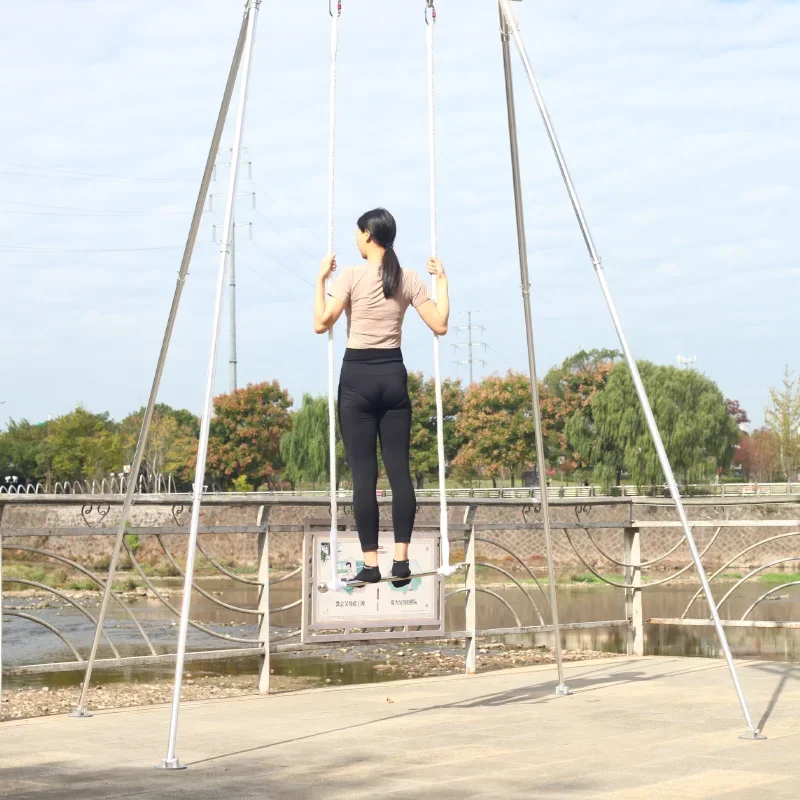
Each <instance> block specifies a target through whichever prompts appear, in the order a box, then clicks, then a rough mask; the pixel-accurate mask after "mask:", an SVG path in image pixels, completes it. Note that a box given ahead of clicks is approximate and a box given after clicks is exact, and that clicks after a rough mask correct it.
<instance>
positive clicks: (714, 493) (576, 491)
mask: <svg viewBox="0 0 800 800" xmlns="http://www.w3.org/2000/svg"><path fill="white" fill-rule="evenodd" d="M127 487H128V478H126V477H125V476H123V477H122V478H117V477H113V478H103V479H102V480H99V481H98V480H93V481H56V482H55V483H54V484H53V486H52V489H51V490H50V491H48V487H46V486H45V485H44V484H42V483H36V484H32V483H31V484H26V485H13V484H12V485H7V484H0V494H56V495H65V494H71V495H98V494H99V495H106V494H120V495H122V494H125V491H126V490H127ZM208 490H210V491H211V492H212V493H221V491H220V487H219V486H217V485H216V484H211V485H210V486H209V487H206V491H208ZM682 490H683V492H684V494H685V495H686V496H687V497H781V496H785V495H799V496H800V483H710V484H700V483H698V484H688V485H686V486H683V487H682ZM137 492H138V493H139V494H180V492H178V490H177V488H176V484H175V480H174V479H173V477H172V475H167V476H159V477H158V478H156V480H155V481H146V480H145V479H144V477H143V476H140V477H139V485H138V486H137ZM416 493H417V497H419V498H427V497H438V496H439V490H438V489H437V488H431V489H417V490H416ZM225 494H228V495H242V494H247V495H254V496H257V497H263V498H265V499H267V498H273V497H274V498H281V497H299V498H303V497H307V498H311V497H327V496H328V490H327V489H319V490H316V489H290V490H281V491H267V492H236V491H230V492H225ZM446 494H447V497H448V498H458V497H462V498H463V497H469V498H475V499H480V498H506V499H534V498H536V497H541V493H540V491H539V488H538V487H530V486H518V487H513V486H512V487H508V486H499V487H483V486H482V487H456V488H451V489H447V490H446ZM378 495H379V496H380V497H391V496H392V490H391V489H379V490H378ZM351 496H352V491H351V490H349V489H340V490H339V497H340V498H343V499H346V498H348V497H351ZM547 496H548V498H549V499H557V498H590V497H668V496H669V491H668V489H667V487H666V485H659V486H632V485H626V486H612V487H611V488H605V489H604V488H603V487H602V486H577V485H575V486H572V485H566V486H551V487H550V488H549V489H548V490H547Z"/></svg>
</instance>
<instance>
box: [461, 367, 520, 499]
mask: <svg viewBox="0 0 800 800" xmlns="http://www.w3.org/2000/svg"><path fill="white" fill-rule="evenodd" d="M456 431H457V433H458V435H459V436H460V437H461V438H462V440H463V445H462V447H461V450H460V451H459V453H458V455H457V456H456V457H455V459H454V460H453V464H454V465H455V466H458V467H462V468H464V469H469V470H473V471H476V472H480V473H482V474H484V475H486V476H487V477H489V478H492V479H493V480H496V479H497V478H498V477H500V476H501V475H503V473H504V472H508V473H510V475H511V484H512V486H513V485H514V477H515V475H517V474H521V473H522V472H523V471H525V470H526V469H530V468H531V467H532V466H533V465H534V464H535V463H536V439H535V430H534V424H533V408H532V405H531V385H530V380H529V379H528V377H527V376H526V375H524V374H522V373H519V372H509V373H508V374H507V375H506V376H505V377H500V376H497V375H494V376H492V377H490V378H486V379H485V380H484V381H482V382H481V383H477V384H475V385H474V386H471V387H470V388H469V389H468V390H467V394H466V397H465V400H464V410H463V411H462V412H461V414H459V416H458V419H457V421H456Z"/></svg>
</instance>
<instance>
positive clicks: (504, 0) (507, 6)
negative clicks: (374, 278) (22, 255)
mask: <svg viewBox="0 0 800 800" xmlns="http://www.w3.org/2000/svg"><path fill="white" fill-rule="evenodd" d="M498 2H499V5H500V15H501V23H502V26H501V27H502V33H503V38H504V40H505V41H504V55H505V56H506V61H507V49H508V45H509V43H508V41H507V39H508V37H509V36H510V38H512V39H513V40H514V44H515V45H516V47H517V51H518V53H519V56H520V59H521V60H522V65H523V67H524V69H525V73H526V75H527V77H528V81H529V83H530V86H531V89H532V90H533V96H534V98H535V100H536V105H537V106H538V108H539V113H540V114H541V116H542V122H544V126H545V129H546V130H547V136H548V139H549V140H550V145H551V147H552V149H553V154H554V155H555V157H556V161H557V162H558V167H559V169H560V171H561V176H562V178H563V179H564V185H565V186H566V189H567V194H568V195H569V199H570V202H571V203H572V208H573V210H574V212H575V216H576V218H577V220H578V226H579V227H580V230H581V234H582V236H583V240H584V242H585V243H586V249H587V250H588V251H589V257H590V258H591V261H592V265H593V266H594V270H595V273H596V274H597V279H598V280H599V282H600V288H601V290H602V292H603V297H604V298H605V301H606V305H607V306H608V310H609V312H610V314H611V320H612V322H613V324H614V329H615V330H616V332H617V337H618V338H619V343H620V346H621V347H622V352H623V354H624V355H625V361H626V362H627V364H628V369H629V370H630V373H631V378H632V379H633V384H634V386H635V387H636V393H637V395H638V397H639V402H640V403H641V405H642V411H643V413H644V416H645V420H646V421H647V426H648V428H649V430H650V435H651V437H652V439H653V445H654V446H655V449H656V453H657V454H658V459H659V463H660V465H661V469H662V471H663V472H664V476H665V478H666V482H667V485H668V486H669V491H670V495H671V496H672V499H673V502H674V503H675V510H676V511H677V513H678V517H679V518H680V521H681V525H682V527H683V532H684V535H685V536H686V541H687V543H688V545H689V550H690V552H691V555H692V559H693V561H694V564H695V567H696V569H697V574H698V576H699V578H700V583H701V584H702V587H703V592H704V594H705V596H706V600H707V601H708V606H709V608H710V610H711V618H712V620H713V623H714V627H715V628H716V631H717V636H718V637H719V642H720V646H721V647H722V652H723V654H724V656H725V660H726V662H727V664H728V669H729V670H730V674H731V679H732V681H733V685H734V688H735V690H736V695H737V697H738V700H739V705H740V706H741V708H742V713H743V715H744V718H745V722H746V723H747V730H746V732H745V733H744V734H743V735H742V737H741V738H743V739H760V738H764V737H763V736H762V735H761V733H760V731H759V730H758V729H757V728H756V727H755V724H754V723H753V718H752V716H751V715H750V709H749V708H748V705H747V698H746V697H745V694H744V691H743V689H742V685H741V683H740V681H739V673H738V671H737V669H736V664H735V663H734V661H733V655H732V653H731V649H730V646H729V645H728V639H727V637H726V635H725V630H724V628H723V627H722V621H721V620H720V616H719V611H718V610H717V605H716V603H715V602H714V597H713V595H712V593H711V587H710V586H709V583H708V576H707V575H706V572H705V569H704V568H703V563H702V561H701V559H700V553H699V552H698V550H697V544H696V542H695V540H694V535H693V534H692V528H691V525H690V524H689V519H688V517H687V516H686V509H685V508H684V505H683V501H682V499H681V494H680V490H679V489H678V484H677V482H676V481H675V475H674V474H673V471H672V465H671V464H670V461H669V457H668V456H667V451H666V449H665V448H664V442H663V441H662V439H661V433H660V431H659V430H658V425H657V424H656V420H655V417H654V416H653V409H652V408H651V406H650V400H649V398H648V396H647V392H646V390H645V388H644V384H643V383H642V378H641V375H640V374H639V368H638V367H637V365H636V360H635V359H634V357H633V353H632V352H631V349H630V347H629V345H628V340H627V338H626V336H625V332H624V330H623V328H622V323H621V322H620V318H619V315H618V313H617V309H616V306H615V304H614V300H613V298H612V296H611V291H610V290H609V287H608V282H607V280H606V277H605V271H604V270H603V265H602V262H601V260H600V256H599V254H598V252H597V248H596V247H595V245H594V240H593V238H592V234H591V231H590V230H589V225H588V223H587V222H586V217H585V216H584V213H583V208H582V207H581V203H580V200H579V199H578V193H577V191H576V190H575V186H574V184H573V182H572V177H571V176H570V173H569V169H568V168H567V162H566V159H565V158H564V154H563V152H562V151H561V145H560V144H559V142H558V137H557V136H556V132H555V128H554V127H553V123H552V120H551V119H550V115H549V113H548V111H547V107H546V106H545V103H544V98H543V97H542V93H541V91H540V89H539V84H538V82H537V81H536V76H535V75H534V73H533V67H532V66H531V62H530V59H529V58H528V53H527V51H526V49H525V44H524V43H523V41H522V35H521V33H520V30H519V24H518V23H517V20H516V18H515V16H514V12H513V10H512V8H511V0H498ZM506 92H507V97H509V98H510V100H509V119H510V122H513V88H512V87H511V83H510V71H509V69H508V68H507V69H506ZM511 127H512V132H511V139H512V161H513V169H514V173H515V178H514V180H515V192H516V193H517V194H518V195H519V189H518V187H519V159H518V156H517V155H516V154H515V153H516V146H515V143H514V142H515V138H516V133H515V128H516V126H515V125H512V126H511ZM521 213H522V205H521V202H520V198H519V196H518V197H517V225H518V230H519V225H520V220H521ZM520 262H521V264H522V271H523V294H524V293H525V292H526V289H527V285H526V283H525V278H526V275H525V273H526V268H525V264H526V257H525V256H524V230H523V233H522V239H521V244H520ZM524 296H525V295H524ZM526 325H527V326H528V347H529V358H530V359H531V367H532V374H531V379H532V383H533V384H534V385H535V378H534V376H533V367H534V364H533V359H532V353H531V350H530V348H531V347H532V337H531V333H530V331H531V328H530V308H529V304H527V303H526ZM534 393H535V389H534ZM536 410H537V409H534V411H535V412H536ZM537 445H538V441H537ZM537 450H538V447H537ZM540 464H541V462H540ZM539 472H540V473H541V472H542V469H541V466H540V469H539ZM544 508H545V506H544V505H543V506H542V510H544ZM545 519H546V518H545ZM545 527H547V521H545Z"/></svg>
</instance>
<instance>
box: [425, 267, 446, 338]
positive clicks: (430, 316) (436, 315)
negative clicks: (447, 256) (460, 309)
mask: <svg viewBox="0 0 800 800" xmlns="http://www.w3.org/2000/svg"><path fill="white" fill-rule="evenodd" d="M427 266H428V272H429V273H430V274H431V275H433V276H434V279H435V280H436V302H435V303H434V302H433V301H432V300H426V301H425V302H424V303H422V304H420V305H418V306H417V311H418V313H419V315H420V316H421V317H422V321H423V322H424V323H425V324H426V325H427V326H428V327H429V328H430V329H431V330H432V331H433V332H434V333H435V334H436V335H437V336H444V335H445V334H446V333H447V326H448V323H449V322H450V294H449V292H448V285H447V275H445V272H444V267H443V266H442V262H441V261H439V259H438V258H431V259H429V261H428V265H427Z"/></svg>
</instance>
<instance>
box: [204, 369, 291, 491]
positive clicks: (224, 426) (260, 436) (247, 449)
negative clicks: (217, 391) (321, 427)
mask: <svg viewBox="0 0 800 800" xmlns="http://www.w3.org/2000/svg"><path fill="white" fill-rule="evenodd" d="M291 406H292V398H291V397H289V394H288V392H286V391H285V390H284V389H282V388H281V387H280V384H279V383H278V382H277V381H272V382H269V381H265V382H264V383H258V384H248V386H247V387H246V388H244V389H237V390H236V391H234V392H231V393H230V394H223V395H220V396H219V397H216V398H214V412H215V416H214V418H213V419H212V420H211V436H210V439H209V445H208V466H209V469H210V471H211V472H212V473H213V474H214V475H216V476H217V477H219V478H220V479H222V480H223V481H226V482H231V481H233V480H234V479H235V478H239V477H241V476H244V477H246V478H247V480H248V482H249V483H251V484H252V485H253V486H256V487H258V486H260V485H261V484H262V483H264V482H265V481H266V482H267V483H272V482H273V480H274V479H275V476H276V474H277V473H278V471H279V470H280V468H281V455H280V443H281V437H282V436H283V434H284V433H286V431H288V430H289V429H290V427H291V419H290V415H289V409H290V408H291Z"/></svg>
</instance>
